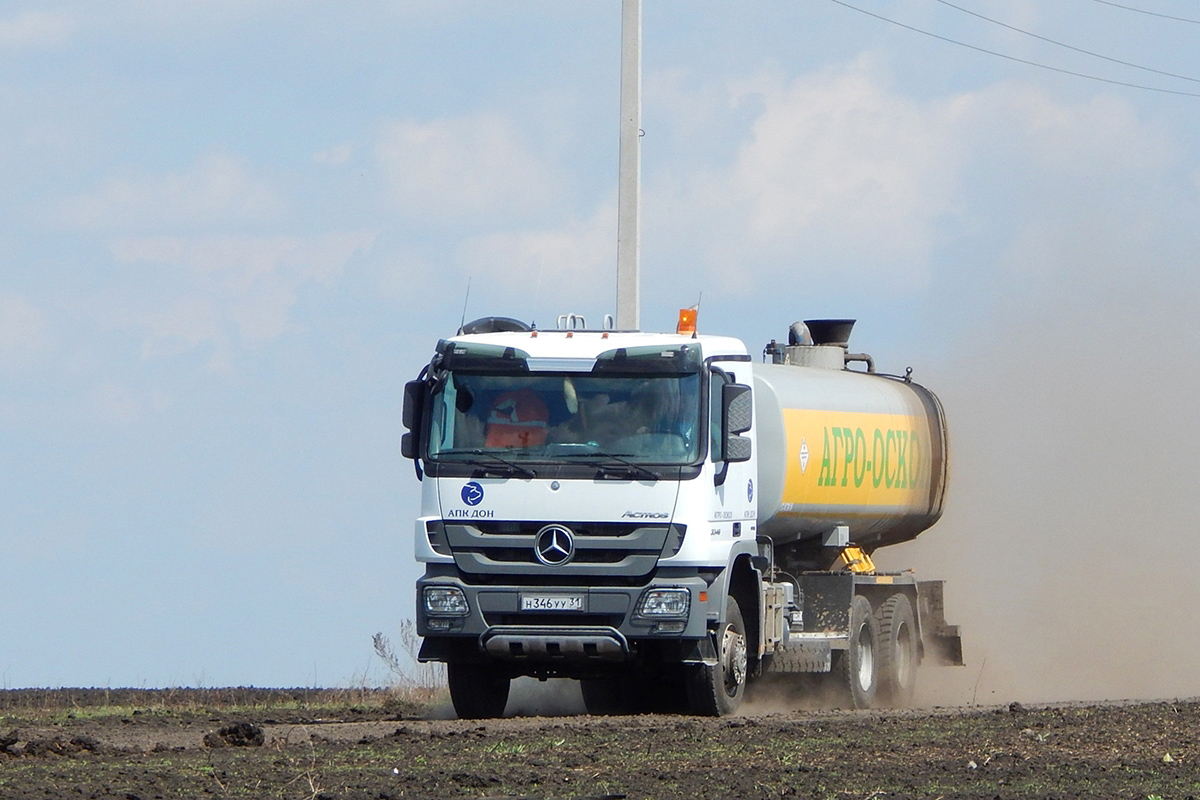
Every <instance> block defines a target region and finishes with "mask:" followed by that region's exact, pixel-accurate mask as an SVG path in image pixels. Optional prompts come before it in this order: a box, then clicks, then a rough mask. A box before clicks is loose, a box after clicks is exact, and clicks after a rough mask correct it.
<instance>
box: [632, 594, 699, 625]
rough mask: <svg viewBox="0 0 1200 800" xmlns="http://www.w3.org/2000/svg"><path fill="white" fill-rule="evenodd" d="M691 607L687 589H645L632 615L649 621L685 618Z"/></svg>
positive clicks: (690, 597) (690, 598)
mask: <svg viewBox="0 0 1200 800" xmlns="http://www.w3.org/2000/svg"><path fill="white" fill-rule="evenodd" d="M691 606H692V593H691V592H690V591H688V590H687V589H647V590H646V591H645V592H642V597H641V599H640V600H638V604H637V610H636V611H635V612H634V613H635V614H637V616H639V617H649V618H651V619H662V618H663V617H686V616H687V615H688V609H690V608H691Z"/></svg>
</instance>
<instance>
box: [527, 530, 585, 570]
mask: <svg viewBox="0 0 1200 800" xmlns="http://www.w3.org/2000/svg"><path fill="white" fill-rule="evenodd" d="M533 553H534V555H536V556H537V560H538V561H540V562H542V563H543V564H545V565H546V566H548V567H561V566H562V565H563V564H566V563H567V562H568V561H570V560H571V558H572V557H573V556H574V555H575V534H573V533H571V529H570V528H566V527H564V526H562V525H547V526H546V527H544V528H542V529H541V530H540V531H538V535H537V538H536V539H535V540H534V542H533Z"/></svg>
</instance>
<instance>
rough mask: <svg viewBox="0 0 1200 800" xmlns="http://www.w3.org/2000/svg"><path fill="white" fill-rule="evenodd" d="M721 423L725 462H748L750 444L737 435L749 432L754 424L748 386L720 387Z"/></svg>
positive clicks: (743, 437)
mask: <svg viewBox="0 0 1200 800" xmlns="http://www.w3.org/2000/svg"><path fill="white" fill-rule="evenodd" d="M721 421H722V433H723V435H724V442H725V460H726V461H735V462H736V461H749V460H750V454H751V442H750V439H748V438H747V437H745V436H739V435H738V434H741V433H745V432H746V431H748V430H750V427H751V425H752V424H753V422H754V395H753V394H751V390H750V387H749V386H746V385H745V384H742V383H727V384H725V385H724V386H722V387H721Z"/></svg>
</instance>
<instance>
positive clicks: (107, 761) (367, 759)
mask: <svg viewBox="0 0 1200 800" xmlns="http://www.w3.org/2000/svg"><path fill="white" fill-rule="evenodd" d="M429 713H430V712H429V709H428V707H426V708H424V709H423V708H421V707H419V706H415V705H412V704H406V703H403V702H398V701H397V700H396V699H395V696H394V695H392V694H389V693H387V692H347V691H342V692H314V691H312V690H307V691H305V690H297V691H266V690H250V689H238V690H205V691H201V690H165V691H161V692H160V691H128V692H118V691H103V690H57V691H53V692H48V691H29V690H10V691H4V692H0V797H3V798H25V797H29V798H123V799H124V800H129V799H131V798H139V799H140V800H150V798H168V797H170V798H176V797H189V798H190V797H281V798H308V799H309V800H314V798H335V797H338V798H340V797H353V798H400V797H431V798H432V797H488V798H499V797H525V798H568V797H575V798H619V797H626V798H670V797H687V798H708V797H732V798H768V797H819V798H846V797H858V798H883V797H981V798H997V797H999V798H1030V797H1055V798H1069V797H1128V798H1139V800H1148V798H1185V797H1200V701H1196V700H1187V701H1177V702H1153V703H1114V704H1105V705H1056V706H1039V707H1021V706H1020V705H1018V704H1013V705H1012V706H1011V707H1010V706H1003V707H993V708H954V709H946V708H937V709H930V710H921V711H870V712H861V711H859V712H855V711H799V710H785V711H772V712H764V713H758V714H752V715H744V716H738V717H734V718H726V719H702V718H695V717H686V716H666V715H645V716H634V717H590V716H586V715H579V716H564V717H521V718H510V719H502V720H488V721H483V722H479V721H474V722H472V721H460V720H454V719H441V720H438V719H426V718H419V717H421V716H427V715H428V714H429Z"/></svg>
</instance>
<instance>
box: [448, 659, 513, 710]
mask: <svg viewBox="0 0 1200 800" xmlns="http://www.w3.org/2000/svg"><path fill="white" fill-rule="evenodd" d="M446 682H447V683H448V684H449V685H450V701H451V702H452V703H453V704H454V713H456V714H458V718H459V719H489V718H491V717H499V716H503V714H504V707H505V706H506V705H508V687H509V683H510V681H509V679H508V678H507V677H501V676H498V675H497V674H496V671H495V669H494V668H492V667H489V666H488V665H487V664H470V663H462V662H454V661H452V662H450V663H449V664H447V665H446Z"/></svg>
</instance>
